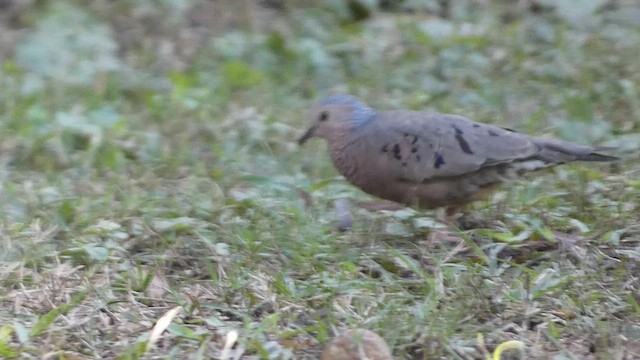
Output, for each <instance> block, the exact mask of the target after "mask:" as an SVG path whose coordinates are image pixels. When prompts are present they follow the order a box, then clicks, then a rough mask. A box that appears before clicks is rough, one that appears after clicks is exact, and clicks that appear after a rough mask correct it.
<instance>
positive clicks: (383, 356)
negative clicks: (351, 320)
mask: <svg viewBox="0 0 640 360" xmlns="http://www.w3.org/2000/svg"><path fill="white" fill-rule="evenodd" d="M363 359H369V360H393V357H392V356H391V350H390V349H389V346H388V345H387V342H386V341H384V339H383V338H381V337H380V336H379V335H378V334H376V333H375V332H373V331H371V330H366V329H351V330H347V331H345V332H344V333H342V334H341V335H340V336H337V337H336V338H334V339H333V340H331V341H330V342H329V343H328V344H327V345H326V346H325V347H324V350H323V351H322V354H321V356H320V360H363Z"/></svg>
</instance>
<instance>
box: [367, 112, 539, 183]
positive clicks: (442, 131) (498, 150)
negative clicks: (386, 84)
mask: <svg viewBox="0 0 640 360" xmlns="http://www.w3.org/2000/svg"><path fill="white" fill-rule="evenodd" d="M364 132H366V133H365V134H363V135H364V136H363V138H364V139H366V141H368V142H369V144H368V146H367V147H366V148H367V149H369V150H368V151H369V152H370V153H369V154H365V156H367V157H369V158H368V160H369V161H368V162H369V163H370V164H373V166H375V167H376V171H380V172H387V174H384V175H387V177H391V178H397V179H402V180H409V181H413V182H424V181H429V180H431V179H434V178H441V177H456V176H463V175H470V174H473V173H475V172H477V171H478V170H480V169H482V168H483V167H489V166H495V165H498V164H504V163H511V162H514V161H516V160H524V159H529V158H531V157H532V156H534V155H536V154H537V153H538V152H540V150H541V147H540V145H539V144H537V143H536V141H535V138H533V137H530V136H528V135H525V134H521V133H517V132H514V131H511V130H508V129H504V128H501V127H498V126H494V125H489V124H481V123H477V122H474V121H472V120H469V119H467V118H465V117H462V116H456V115H447V114H439V113H427V112H416V111H384V112H380V113H378V114H377V117H376V119H375V121H373V122H372V123H371V124H369V126H368V127H367V129H365V130H364Z"/></svg>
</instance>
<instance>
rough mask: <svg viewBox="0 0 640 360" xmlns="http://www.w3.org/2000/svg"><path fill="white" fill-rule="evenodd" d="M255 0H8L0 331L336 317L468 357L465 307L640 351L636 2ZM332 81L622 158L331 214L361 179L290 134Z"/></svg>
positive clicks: (101, 348)
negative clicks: (344, 224)
mask: <svg viewBox="0 0 640 360" xmlns="http://www.w3.org/2000/svg"><path fill="white" fill-rule="evenodd" d="M274 3H276V4H280V5H281V7H276V8H272V7H269V6H268V5H264V4H262V5H258V4H254V3H253V2H225V1H222V2H204V1H203V2H190V1H184V2H180V1H176V2H163V3H162V6H156V5H154V4H152V3H151V2H147V1H141V2H136V3H129V2H125V1H123V2H114V3H100V2H92V3H87V4H84V3H82V4H80V3H79V2H73V1H69V2H53V1H40V2H33V3H32V2H24V3H22V2H11V1H10V2H8V4H9V5H6V6H7V8H6V9H5V10H6V11H3V12H2V13H1V14H0V26H1V28H0V29H1V30H2V32H3V34H6V39H7V41H3V42H2V43H0V50H1V51H0V62H1V63H0V64H1V69H0V88H1V89H2V91H1V92H0V149H1V150H0V164H1V165H0V179H2V182H1V184H2V187H1V188H0V209H1V210H0V216H1V226H0V229H1V231H2V241H1V242H0V284H1V286H0V357H3V358H56V359H69V358H72V359H83V358H121V359H127V358H140V357H144V358H218V357H219V355H220V352H221V351H222V349H223V347H224V343H225V339H226V336H227V334H228V333H229V332H231V331H236V332H237V333H238V335H239V336H238V342H237V344H236V345H235V346H234V347H233V349H230V350H231V355H230V356H238V357H241V358H248V359H250V358H269V357H271V358H310V359H313V358H317V357H318V354H319V352H320V351H321V349H322V345H323V344H325V343H326V342H327V341H328V340H329V339H330V338H331V337H332V336H334V335H335V334H337V333H341V332H343V331H344V330H346V329H349V328H357V327H360V328H368V329H371V330H374V331H376V332H377V333H379V334H380V335H381V336H382V337H383V338H385V340H386V341H387V342H388V343H389V345H390V347H391V348H392V349H393V352H394V356H395V357H396V358H398V359H434V358H451V359H480V358H484V354H483V351H482V347H481V346H480V344H479V343H478V340H477V336H478V334H479V333H480V334H482V335H483V337H484V342H485V344H486V347H487V348H488V349H489V351H492V350H493V349H495V348H496V347H497V346H498V345H499V344H501V343H504V342H505V341H508V340H519V341H522V342H523V343H524V345H525V350H524V355H523V356H524V358H540V359H585V358H593V359H609V358H617V359H632V358H636V357H639V356H640V342H639V341H638V339H640V326H639V325H638V324H640V297H639V295H638V294H639V293H640V292H639V290H638V289H639V288H640V280H639V278H638V276H637V274H638V273H639V270H640V225H638V224H640V215H639V214H640V211H639V208H638V204H639V203H640V181H638V180H637V179H638V173H639V171H640V169H639V168H638V161H637V160H638V150H639V146H638V144H640V135H639V134H640V120H639V119H640V98H639V97H638V92H639V91H640V90H639V89H638V86H639V85H638V84H640V68H638V61H637V59H638V58H639V57H640V49H639V48H638V47H637V44H638V41H640V30H639V28H638V22H637V19H636V18H635V17H634V16H631V14H635V13H638V12H640V8H639V7H638V6H637V4H635V3H634V2H633V1H619V2H617V3H611V4H604V5H598V4H599V3H598V2H590V1H584V4H581V5H580V6H578V5H572V2H570V1H562V2H558V4H557V5H556V6H555V7H554V6H553V5H548V6H547V5H540V4H538V5H536V4H534V3H531V4H530V5H529V6H524V5H522V4H524V3H522V2H521V3H522V4H520V3H519V5H513V4H511V3H509V2H502V1H494V2H487V3H483V4H479V3H475V2H466V1H460V2H455V3H454V2H452V3H451V5H450V7H449V8H446V6H445V5H442V4H444V3H445V2H425V5H424V7H421V5H415V4H414V3H413V2H409V1H405V2H397V3H395V5H394V6H391V5H385V6H391V8H385V7H383V8H377V7H375V8H371V7H368V6H367V5H363V4H365V3H366V2H357V1H350V2H343V1H334V2H329V3H327V4H324V3H322V2H312V3H311V4H309V3H305V4H302V3H301V2H297V1H282V2H274ZM596 3H598V4H596ZM590 4H595V5H598V6H595V7H593V8H591V10H589V9H590V8H589V6H590ZM572 6H573V8H572ZM412 7H417V8H412ZM578 8H580V9H582V10H581V11H577V9H578ZM345 9H347V10H348V11H347V10H345ZM567 9H569V10H571V9H573V11H569V10H567ZM585 9H586V10H585ZM214 20H215V21H214ZM3 36H4V35H3ZM51 59H57V60H56V61H52V60H51ZM336 91H340V92H348V93H352V94H354V95H357V96H359V97H362V98H363V99H365V100H366V101H367V102H369V103H370V104H373V105H375V107H376V108H379V109H396V108H412V109H430V110H438V111H442V112H454V113H458V114H461V115H466V116H469V117H472V118H474V119H476V120H479V121H484V122H492V123H497V124H501V125H504V126H508V127H511V128H514V129H516V130H520V131H524V132H529V133H533V134H539V135H551V136H555V137H558V138H563V139H566V140H571V141H578V142H583V143H594V144H604V145H615V146H617V147H619V150H618V152H619V153H620V154H621V155H622V156H623V157H624V160H623V161H621V162H619V163H615V164H611V165H607V164H605V165H598V164H578V165H567V166H563V167H559V168H557V169H555V170H553V171H549V172H543V173H537V174H535V176H531V177H529V178H527V179H525V180H524V181H522V182H520V183H517V184H513V185H510V186H506V187H504V188H502V189H501V190H499V191H498V192H497V193H496V194H495V195H494V196H493V197H492V198H491V199H489V200H487V201H485V202H479V203H476V204H475V205H474V206H473V208H472V209H471V210H472V212H473V213H474V214H475V215H476V216H478V217H479V218H481V219H483V220H485V221H484V222H486V223H488V224H489V225H488V226H475V227H473V229H471V230H464V231H463V230H459V231H458V230H456V232H454V233H453V234H451V235H450V236H451V237H452V238H447V237H446V236H443V233H442V232H440V231H437V230H435V229H434V228H433V226H432V225H433V223H434V221H436V222H437V218H438V217H437V213H436V212H422V211H414V210H410V209H405V210H399V211H367V210H365V209H360V208H354V209H352V210H353V218H354V227H353V229H352V230H350V231H347V232H341V231H338V230H337V229H336V227H337V225H338V223H339V221H340V218H339V215H338V214H337V213H336V211H335V209H334V202H335V200H338V199H341V198H345V197H349V198H354V199H361V200H372V199H370V198H369V197H367V196H366V195H364V194H363V193H361V192H359V191H358V190H357V189H355V188H353V187H352V186H350V185H348V184H347V183H346V182H345V180H344V179H342V178H340V177H338V176H337V172H336V171H335V170H334V169H333V166H332V165H331V163H330V161H329V159H328V156H327V154H326V151H325V146H324V144H322V143H321V142H315V141H314V142H311V143H310V144H308V145H307V146H305V147H304V148H299V147H298V146H297V144H296V142H295V139H296V138H297V136H299V135H300V134H301V133H302V131H303V130H304V129H305V126H306V123H305V119H304V116H302V114H303V113H304V110H305V109H306V108H307V107H308V106H309V105H310V104H311V103H312V102H313V101H314V100H316V99H318V98H319V97H321V96H323V95H325V94H327V93H332V92H336ZM450 240H452V241H450ZM177 306H180V307H181V308H182V311H180V312H179V313H177V314H172V316H175V317H173V318H172V319H171V320H172V321H171V324H170V325H169V326H168V328H167V330H166V331H165V332H164V333H163V334H162V335H161V336H160V337H159V338H154V341H155V342H154V343H153V344H152V345H151V346H148V345H147V343H148V339H149V337H150V336H151V335H150V334H151V329H152V328H153V326H154V324H156V322H157V321H158V320H159V319H160V318H162V316H163V315H164V314H167V313H168V312H169V311H170V310H171V309H174V308H176V307H177ZM228 350H229V349H228ZM507 356H509V355H505V356H504V357H507Z"/></svg>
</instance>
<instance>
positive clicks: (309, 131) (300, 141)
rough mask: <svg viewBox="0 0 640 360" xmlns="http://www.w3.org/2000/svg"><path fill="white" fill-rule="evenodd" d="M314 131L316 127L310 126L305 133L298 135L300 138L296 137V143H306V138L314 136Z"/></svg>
mask: <svg viewBox="0 0 640 360" xmlns="http://www.w3.org/2000/svg"><path fill="white" fill-rule="evenodd" d="M315 131H316V128H315V127H311V128H309V130H307V132H306V133H304V135H302V136H301V137H300V139H298V144H299V145H303V144H304V143H306V142H307V140H309V139H311V138H312V137H314V136H315Z"/></svg>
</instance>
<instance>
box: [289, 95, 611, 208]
mask: <svg viewBox="0 0 640 360" xmlns="http://www.w3.org/2000/svg"><path fill="white" fill-rule="evenodd" d="M308 117H309V121H310V123H311V125H310V127H309V129H308V130H307V131H306V132H305V133H304V135H302V137H300V138H299V140H298V143H299V144H300V145H302V144H304V143H305V142H307V141H308V140H309V139H311V138H313V137H320V138H323V139H324V140H326V142H327V144H328V150H329V153H330V156H331V159H332V161H333V164H334V165H335V167H336V168H337V170H338V172H339V173H340V174H341V175H343V176H344V177H345V178H346V179H347V180H348V181H349V182H351V183H352V184H353V185H355V186H356V187H358V188H360V189H361V190H363V191H364V192H366V193H368V194H371V195H374V196H376V197H379V198H382V199H386V200H391V201H394V202H397V203H400V204H403V205H406V206H410V207H414V208H419V209H434V208H441V207H442V208H445V209H446V213H447V215H454V214H456V213H457V212H458V211H459V209H460V208H461V207H463V206H465V205H467V204H469V203H471V202H473V201H476V200H481V199H483V198H486V197H487V196H488V194H489V193H490V192H491V190H494V189H496V187H498V186H499V185H501V184H503V183H506V182H510V181H513V180H516V179H518V178H519V177H521V176H522V175H524V174H525V173H528V172H532V171H536V170H540V169H544V168H549V167H552V166H555V165H559V164H564V163H568V162H572V161H601V162H607V161H615V160H618V159H619V158H618V157H615V156H610V155H605V154H600V153H598V151H605V150H610V148H597V147H592V146H587V145H580V144H576V143H572V142H567V141H561V140H556V139H551V138H545V137H535V136H530V135H527V134H523V133H519V132H516V131H514V130H510V129H507V128H504V127H500V126H496V125H491V124H485V123H479V122H475V121H473V120H471V119H468V118H466V117H463V116H459V115H451V114H442V113H437V112H423V111H409V110H390V111H376V110H374V109H373V108H371V107H369V106H368V105H366V104H365V103H363V102H362V101H361V100H359V99H357V98H355V97H353V96H350V95H335V96H330V97H327V98H325V99H323V100H321V101H320V102H318V103H317V104H315V105H314V106H313V107H312V109H311V110H310V112H309V114H308Z"/></svg>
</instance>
